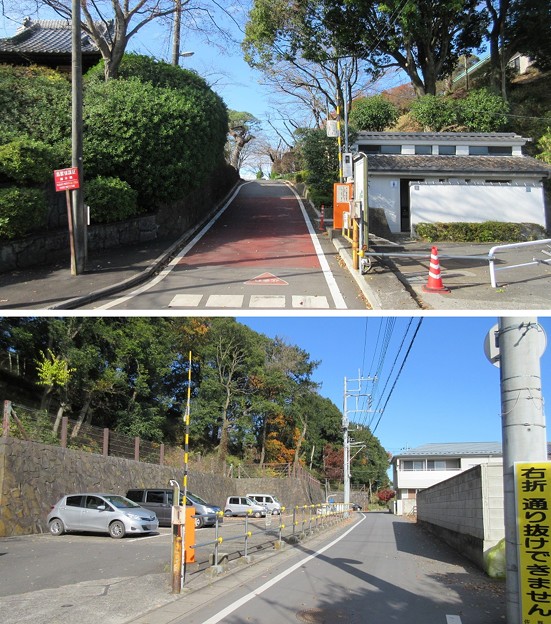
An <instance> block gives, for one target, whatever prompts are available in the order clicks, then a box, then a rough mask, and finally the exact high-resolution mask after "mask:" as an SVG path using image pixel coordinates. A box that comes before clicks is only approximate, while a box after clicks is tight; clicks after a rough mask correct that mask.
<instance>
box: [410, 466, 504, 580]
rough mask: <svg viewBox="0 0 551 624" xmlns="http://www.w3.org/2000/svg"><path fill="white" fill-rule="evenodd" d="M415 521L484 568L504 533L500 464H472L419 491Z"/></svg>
mask: <svg viewBox="0 0 551 624" xmlns="http://www.w3.org/2000/svg"><path fill="white" fill-rule="evenodd" d="M417 522H418V523H419V524H420V525H421V526H424V527H425V528H426V529H428V530H429V531H431V532H432V533H434V534H435V535H437V536H439V537H440V538H441V539H443V540H444V541H445V542H447V543H448V544H450V545H451V546H453V547H454V548H456V549H457V550H459V551H460V552H462V553H463V554H464V555H466V556H467V557H469V558H470V559H471V560H472V561H474V562H475V563H476V564H477V565H479V566H480V567H481V568H483V569H484V567H485V564H484V554H485V553H486V552H487V551H488V550H489V549H490V548H492V547H493V546H495V545H496V544H497V543H498V542H499V540H501V539H502V538H503V537H504V535H505V522H504V510H503V467H502V466H501V465H496V464H491V465H480V466H474V467H473V468H471V469H470V470H466V471H465V472H462V473H460V474H458V475H456V476H454V477H451V478H450V479H446V480H445V481H442V482H440V483H438V484H436V485H434V486H432V487H430V488H427V489H426V490H423V491H421V492H419V493H418V494H417Z"/></svg>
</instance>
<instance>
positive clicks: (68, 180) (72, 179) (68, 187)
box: [54, 167, 80, 191]
mask: <svg viewBox="0 0 551 624" xmlns="http://www.w3.org/2000/svg"><path fill="white" fill-rule="evenodd" d="M54 180H55V190H56V191H72V190H73V189H77V188H80V183H79V179H78V169H77V167H70V168H69V169H55V170H54Z"/></svg>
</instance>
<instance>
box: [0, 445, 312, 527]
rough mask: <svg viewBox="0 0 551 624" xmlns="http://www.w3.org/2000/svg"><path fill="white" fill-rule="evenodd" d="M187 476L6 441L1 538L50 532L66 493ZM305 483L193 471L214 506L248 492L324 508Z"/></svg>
mask: <svg viewBox="0 0 551 624" xmlns="http://www.w3.org/2000/svg"><path fill="white" fill-rule="evenodd" d="M170 479H176V480H178V481H179V482H180V483H181V482H182V480H183V471H182V470H176V469H173V468H170V467H168V466H158V465H155V464H146V463H143V462H136V461H133V460H129V459H122V458H118V457H103V456H102V455H99V454H95V453H86V452H83V451H76V450H72V449H62V448H60V447H57V446H49V445H46V444H40V443H38V442H27V441H24V440H18V439H15V438H0V537H8V536H13V535H29V534H32V533H42V532H45V531H47V526H46V516H47V515H48V513H49V511H50V508H51V506H52V505H53V504H54V503H55V502H56V501H57V500H58V499H59V498H61V496H62V495H63V494H67V493H70V492H87V491H88V492H112V493H115V494H125V493H126V491H127V490H128V489H130V488H133V487H169V480H170ZM312 483H313V482H305V481H302V480H300V479H292V478H284V479H231V478H229V477H224V476H222V475H220V474H206V473H199V472H193V471H190V473H189V475H188V487H189V489H190V491H192V492H195V493H196V494H198V495H200V496H201V497H202V498H205V499H206V500H207V501H208V502H209V503H213V504H218V505H220V506H223V504H224V502H225V500H226V497H228V496H231V495H233V494H246V493H248V492H253V491H256V492H266V493H270V494H274V495H275V496H277V497H278V498H279V499H280V500H281V501H282V503H283V504H284V505H285V506H286V507H287V508H288V509H290V508H292V507H294V506H295V505H306V504H311V503H320V502H322V501H323V491H322V489H321V488H316V487H314V486H313V485H312Z"/></svg>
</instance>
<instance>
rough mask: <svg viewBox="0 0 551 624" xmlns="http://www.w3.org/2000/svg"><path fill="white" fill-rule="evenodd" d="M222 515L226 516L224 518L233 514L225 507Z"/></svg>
mask: <svg viewBox="0 0 551 624" xmlns="http://www.w3.org/2000/svg"><path fill="white" fill-rule="evenodd" d="M224 515H225V516H226V518H231V516H232V515H233V514H232V512H231V509H226V511H225V512H224Z"/></svg>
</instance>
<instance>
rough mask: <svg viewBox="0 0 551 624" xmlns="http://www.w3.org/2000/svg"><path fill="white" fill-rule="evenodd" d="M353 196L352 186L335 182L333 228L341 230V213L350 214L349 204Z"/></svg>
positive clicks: (347, 183)
mask: <svg viewBox="0 0 551 624" xmlns="http://www.w3.org/2000/svg"><path fill="white" fill-rule="evenodd" d="M353 194H354V184H352V183H349V182H345V183H342V182H337V183H336V184H334V185H333V227H334V228H335V229H342V227H343V213H345V212H350V202H351V201H352V197H353Z"/></svg>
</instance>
